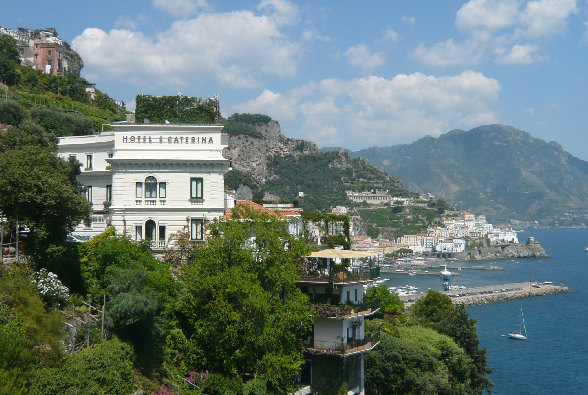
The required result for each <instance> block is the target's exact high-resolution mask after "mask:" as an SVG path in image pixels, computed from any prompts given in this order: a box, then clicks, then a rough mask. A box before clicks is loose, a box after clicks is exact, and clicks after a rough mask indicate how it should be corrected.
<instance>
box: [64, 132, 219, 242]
mask: <svg viewBox="0 0 588 395" xmlns="http://www.w3.org/2000/svg"><path fill="white" fill-rule="evenodd" d="M113 128H114V130H113V131H109V132H102V133H100V134H98V135H91V136H76V137H62V138H60V139H59V145H58V153H59V155H60V156H61V157H63V158H65V159H68V158H73V159H76V160H78V161H79V162H80V163H82V172H81V174H80V175H79V177H78V180H79V181H80V182H81V183H82V184H83V185H84V193H85V195H86V198H87V199H88V201H89V202H90V203H91V204H92V208H93V213H92V221H91V222H90V223H88V224H83V223H82V224H79V225H78V226H77V228H76V229H75V230H74V232H73V234H74V235H75V236H80V237H86V238H88V237H93V236H96V235H98V234H100V233H102V232H103V231H104V230H105V228H106V227H107V226H114V228H115V229H116V231H117V232H119V233H121V234H125V235H127V236H129V237H131V238H133V239H135V240H149V241H150V242H151V245H152V247H153V248H154V249H156V250H157V249H163V248H165V246H166V245H167V243H168V241H169V238H170V236H171V235H172V234H174V233H176V232H178V231H180V230H184V229H188V230H189V232H190V237H191V239H192V240H195V241H198V240H203V239H204V224H205V222H206V221H208V220H212V219H214V218H219V217H221V216H223V215H224V214H225V209H226V208H227V202H228V200H226V199H225V190H224V173H225V172H226V171H228V170H229V160H228V159H226V158H225V157H224V156H223V149H224V148H225V147H227V145H228V136H227V135H225V134H223V133H222V126H221V125H170V124H127V123H120V124H115V125H113Z"/></svg>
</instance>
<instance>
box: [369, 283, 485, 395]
mask: <svg viewBox="0 0 588 395" xmlns="http://www.w3.org/2000/svg"><path fill="white" fill-rule="evenodd" d="M378 288H382V290H381V291H380V292H379V293H380V297H382V298H386V292H388V290H387V289H386V287H385V286H380V287H378ZM372 289H374V288H372ZM372 289H370V290H369V292H368V294H367V295H366V298H368V297H369V294H370V292H372V293H374V294H375V293H377V292H378V291H372ZM394 299H395V298H394V297H392V300H390V301H388V302H387V306H391V307H388V308H387V309H385V315H384V316H383V318H377V319H373V320H370V321H368V322H366V330H367V331H368V332H374V331H379V332H380V336H381V343H380V345H379V346H378V347H377V348H376V349H374V350H373V351H372V352H370V353H368V354H367V356H366V393H371V394H405V393H419V394H481V393H483V391H484V390H490V389H491V388H492V382H491V381H490V380H489V379H488V377H487V375H488V373H490V369H489V368H488V366H487V363H486V353H485V351H484V350H483V349H481V348H480V346H479V342H478V336H477V333H476V328H475V321H474V320H472V319H469V318H468V316H467V313H466V311H465V308H463V307H455V306H453V304H452V303H451V300H450V299H449V297H447V296H445V295H443V294H440V293H438V292H436V291H432V290H431V291H429V293H428V294H427V296H426V297H424V298H422V299H420V300H419V301H417V302H416V303H415V305H414V306H413V307H412V308H411V309H410V310H409V311H408V312H406V313H402V312H400V311H401V307H400V308H399V307H398V302H394ZM400 305H401V303H400Z"/></svg>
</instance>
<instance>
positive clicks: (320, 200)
mask: <svg viewBox="0 0 588 395" xmlns="http://www.w3.org/2000/svg"><path fill="white" fill-rule="evenodd" d="M237 115H238V114H237ZM255 117H257V118H253V117H252V116H251V115H249V116H248V117H244V114H242V115H240V116H231V118H230V119H233V120H238V121H239V122H238V124H241V126H240V128H242V129H243V133H239V127H235V126H232V127H231V128H230V133H229V134H230V138H229V147H228V148H227V149H226V151H225V156H226V157H227V158H228V159H230V160H231V162H232V167H233V169H234V170H232V171H230V172H229V173H227V175H226V177H225V178H226V180H230V181H229V182H228V183H227V184H228V185H227V186H228V187H230V188H235V189H236V188H237V187H239V185H240V184H245V185H247V186H249V187H250V188H252V189H256V188H262V189H263V191H264V192H265V193H270V194H272V195H276V196H279V197H280V198H281V199H284V200H287V201H293V200H298V202H299V204H300V206H301V207H303V208H305V209H307V210H318V211H326V210H329V209H330V208H331V207H334V206H336V205H347V206H349V205H350V201H349V200H348V199H347V196H346V194H345V191H347V190H356V191H364V190H372V189H387V190H389V191H390V193H392V194H395V195H397V196H398V195H407V194H409V192H408V191H407V190H406V189H405V188H404V186H403V185H402V183H401V182H400V181H399V180H398V179H397V178H395V177H393V176H390V175H389V174H387V173H386V172H384V171H383V170H381V169H379V168H377V167H375V166H373V165H371V164H369V163H367V162H366V161H364V160H363V159H361V158H352V157H351V156H350V155H349V154H348V153H347V152H345V151H344V150H342V149H340V150H337V151H330V152H320V151H319V150H318V148H317V146H316V144H314V143H313V142H310V141H306V140H298V139H291V138H287V137H285V136H284V135H283V134H282V132H281V129H280V124H279V123H278V122H276V121H274V120H271V119H270V118H269V117H267V119H266V120H264V122H263V123H261V122H259V121H255V122H254V121H253V120H254V119H262V118H261V116H260V115H259V114H255ZM248 119H249V120H248ZM247 122H250V124H249V125H250V126H253V127H254V130H255V133H252V132H251V131H250V130H247V128H245V127H243V125H242V124H243V123H247ZM236 172H237V173H238V175H236V174H235V173H236ZM299 192H302V193H303V196H299ZM254 195H255V194H254ZM258 196H259V195H258ZM262 196H263V194H262Z"/></svg>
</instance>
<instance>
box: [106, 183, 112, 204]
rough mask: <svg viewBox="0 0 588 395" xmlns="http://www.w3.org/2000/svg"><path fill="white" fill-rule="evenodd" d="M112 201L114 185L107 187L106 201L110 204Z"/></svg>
mask: <svg viewBox="0 0 588 395" xmlns="http://www.w3.org/2000/svg"><path fill="white" fill-rule="evenodd" d="M111 200H112V185H107V186H106V201H107V202H110V201H111Z"/></svg>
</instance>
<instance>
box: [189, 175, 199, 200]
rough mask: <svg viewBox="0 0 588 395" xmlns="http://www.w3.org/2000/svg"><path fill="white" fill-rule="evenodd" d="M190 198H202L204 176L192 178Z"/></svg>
mask: <svg viewBox="0 0 588 395" xmlns="http://www.w3.org/2000/svg"><path fill="white" fill-rule="evenodd" d="M190 199H202V178H190Z"/></svg>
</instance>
